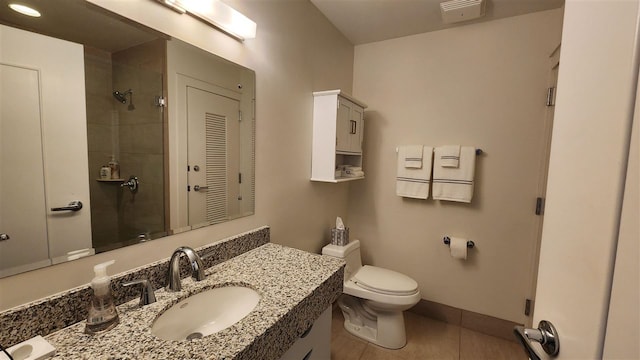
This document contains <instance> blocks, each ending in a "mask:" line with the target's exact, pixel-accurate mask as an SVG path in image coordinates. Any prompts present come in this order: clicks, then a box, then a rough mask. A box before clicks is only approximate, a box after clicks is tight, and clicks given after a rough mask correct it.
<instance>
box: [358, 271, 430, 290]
mask: <svg viewBox="0 0 640 360" xmlns="http://www.w3.org/2000/svg"><path fill="white" fill-rule="evenodd" d="M352 280H353V281H354V282H355V283H356V284H357V285H358V286H360V287H362V288H364V289H366V290H369V291H373V292H376V293H380V294H386V295H413V294H415V293H416V291H417V290H418V283H417V282H416V281H415V280H413V279H412V278H410V277H408V276H407V275H405V274H401V273H399V272H396V271H393V270H389V269H384V268H380V267H377V266H370V265H364V266H363V267H361V268H360V269H358V271H357V272H356V273H355V274H354V275H353V277H352Z"/></svg>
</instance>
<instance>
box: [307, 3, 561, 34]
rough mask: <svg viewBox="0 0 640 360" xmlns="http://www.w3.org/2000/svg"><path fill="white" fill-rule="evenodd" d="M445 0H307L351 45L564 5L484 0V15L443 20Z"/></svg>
mask: <svg viewBox="0 0 640 360" xmlns="http://www.w3.org/2000/svg"><path fill="white" fill-rule="evenodd" d="M444 1H445V0H311V3H313V4H314V5H315V6H316V7H317V8H318V9H319V10H320V11H321V12H322V13H323V14H324V15H325V16H326V17H327V18H328V19H329V21H331V23H333V25H335V27H336V28H338V30H340V32H342V33H343V34H344V35H345V36H346V37H347V39H349V41H351V43H353V44H354V45H359V44H366V43H370V42H375V41H381V40H387V39H393V38H397V37H402V36H408V35H413V34H420V33H424V32H429V31H436V30H441V29H446V28H450V27H453V26H462V25H466V24H471V23H476V22H483V21H490V20H495V19H500V18H505V17H510V16H517V15H524V14H527V13H531V12H536V11H543V10H550V9H555V8H559V7H561V6H562V5H564V0H485V1H486V4H485V16H484V17H482V18H480V19H476V20H471V21H467V22H461V23H457V24H444V23H443V22H442V18H441V16H440V3H441V2H444Z"/></svg>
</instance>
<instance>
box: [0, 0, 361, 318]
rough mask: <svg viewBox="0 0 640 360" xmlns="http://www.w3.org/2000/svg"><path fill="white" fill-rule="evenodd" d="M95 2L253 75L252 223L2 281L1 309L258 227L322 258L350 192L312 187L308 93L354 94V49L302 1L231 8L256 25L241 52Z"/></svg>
mask: <svg viewBox="0 0 640 360" xmlns="http://www.w3.org/2000/svg"><path fill="white" fill-rule="evenodd" d="M92 2H94V3H98V4H101V5H104V6H105V7H109V8H112V9H113V10H117V11H118V12H120V13H121V14H123V15H125V16H128V17H131V18H132V19H134V20H137V21H140V22H142V23H145V24H147V25H150V26H153V27H156V28H159V29H162V31H164V32H166V33H169V34H170V35H174V36H176V37H178V38H180V39H181V40H185V41H188V42H191V43H194V44H197V45H199V46H200V47H202V48H205V49H206V50H209V51H211V52H214V53H215V54H217V55H220V56H222V57H225V58H227V59H230V60H231V61H234V62H237V63H239V64H241V65H243V66H246V67H249V68H252V69H254V70H255V71H256V78H257V79H256V86H257V89H256V94H257V106H256V111H257V114H256V116H257V120H256V122H257V125H256V126H257V136H256V214H255V215H253V216H249V217H245V218H242V219H238V220H233V221H230V222H228V223H224V224H220V225H215V226H211V227H207V228H203V229H199V230H194V231H191V232H188V233H184V234H179V235H174V236H170V237H166V238H163V239H159V240H154V241H153V242H150V243H145V244H139V245H135V246H130V247H127V248H123V249H119V250H114V251H112V252H109V253H106V254H100V255H96V256H93V257H90V258H85V259H80V260H76V261H73V262H70V263H66V264H61V265H57V266H53V267H49V268H47V269H43V270H37V271H32V272H28V273H24V274H21V275H17V276H13V277H9V278H4V279H0V309H7V308H10V307H12V306H15V305H18V304H22V303H24V302H27V301H30V300H34V299H38V298H41V297H43V296H46V295H49V294H52V293H55V292H58V291H63V290H65V289H68V288H70V287H73V286H77V285H81V284H86V283H88V282H89V281H90V280H91V277H92V273H93V271H92V266H93V265H95V264H97V263H99V262H102V261H105V260H108V259H116V264H115V265H114V266H112V267H111V268H110V272H113V273H116V272H121V271H124V270H126V269H130V268H133V267H136V266H139V265H143V264H146V263H149V262H152V261H154V260H158V259H161V258H166V257H168V256H169V255H170V254H171V251H172V250H173V249H175V248H176V247H178V246H180V245H188V246H193V247H195V246H200V245H203V244H207V243H211V242H213V241H216V240H218V239H222V238H224V237H226V236H230V235H233V234H237V233H239V232H243V231H246V230H248V229H252V228H255V227H258V226H261V225H265V224H266V225H270V226H271V237H272V241H273V242H276V243H280V244H284V245H290V246H294V247H297V248H300V249H304V250H309V251H314V252H319V251H320V248H321V247H322V246H323V244H324V242H325V241H326V231H327V229H328V228H329V226H330V225H331V223H332V222H333V221H334V217H335V216H336V215H344V214H345V213H346V208H347V189H348V188H347V186H348V185H346V184H342V185H341V184H317V183H311V182H310V181H309V176H310V169H311V164H310V159H311V114H312V96H311V92H312V91H316V90H326V89H334V88H342V89H344V90H346V91H348V92H350V91H351V84H352V79H353V67H352V66H353V65H352V64H353V46H352V45H351V44H350V43H349V42H348V41H347V40H346V39H345V38H344V37H343V36H342V35H341V34H340V33H339V32H338V31H337V30H336V29H335V28H334V27H333V26H332V25H330V24H329V22H328V21H327V20H326V18H325V17H324V16H323V15H322V14H321V13H320V12H319V11H318V10H316V8H315V7H314V6H313V5H312V4H311V3H309V2H308V1H281V2H279V1H269V2H261V1H238V2H233V3H232V5H233V6H235V7H236V8H237V9H238V10H240V11H242V12H243V13H245V14H246V15H247V16H249V17H250V18H251V19H253V20H254V21H256V22H257V23H258V37H257V38H256V39H255V40H247V41H246V42H244V43H240V42H238V41H235V40H233V39H231V38H229V37H227V36H225V35H222V34H221V33H219V32H217V31H215V30H213V29H212V28H210V27H208V26H206V25H205V24H203V23H202V22H201V21H198V20H195V19H191V18H189V17H188V16H179V15H177V14H176V13H174V12H172V11H171V10H168V9H166V8H164V7H162V6H160V5H158V4H156V3H155V2H151V1H148V0H137V1H119V0H92Z"/></svg>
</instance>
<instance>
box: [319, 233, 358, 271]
mask: <svg viewBox="0 0 640 360" xmlns="http://www.w3.org/2000/svg"><path fill="white" fill-rule="evenodd" d="M322 255H329V256H333V257H337V258H340V259H344V261H346V263H347V265H346V266H345V268H344V279H345V281H346V280H349V279H351V277H352V276H353V274H355V273H356V271H358V269H360V268H361V267H362V259H361V258H360V240H352V241H350V242H349V243H348V244H347V245H345V246H338V245H331V244H330V245H327V246H325V247H323V248H322Z"/></svg>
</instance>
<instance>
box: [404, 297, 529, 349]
mask: <svg viewBox="0 0 640 360" xmlns="http://www.w3.org/2000/svg"><path fill="white" fill-rule="evenodd" d="M409 311H411V312H413V313H416V314H419V315H422V316H426V317H429V318H432V319H435V320H439V321H442V322H446V323H448V324H453V325H458V326H460V327H463V328H465V329H469V330H473V331H477V332H479V333H483V334H487V335H491V336H495V337H499V338H501V339H505V340H509V341H513V342H517V340H516V338H515V336H514V335H513V327H514V326H516V325H522V324H518V323H515V322H513V321H509V320H503V319H499V318H496V317H493V316H489V315H484V314H479V313H476V312H472V311H467V310H463V309H459V308H456V307H453V306H449V305H444V304H440V303H437V302H433V301H428V300H424V299H422V300H420V302H418V304H416V305H415V306H414V307H412V308H411V309H409Z"/></svg>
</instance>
